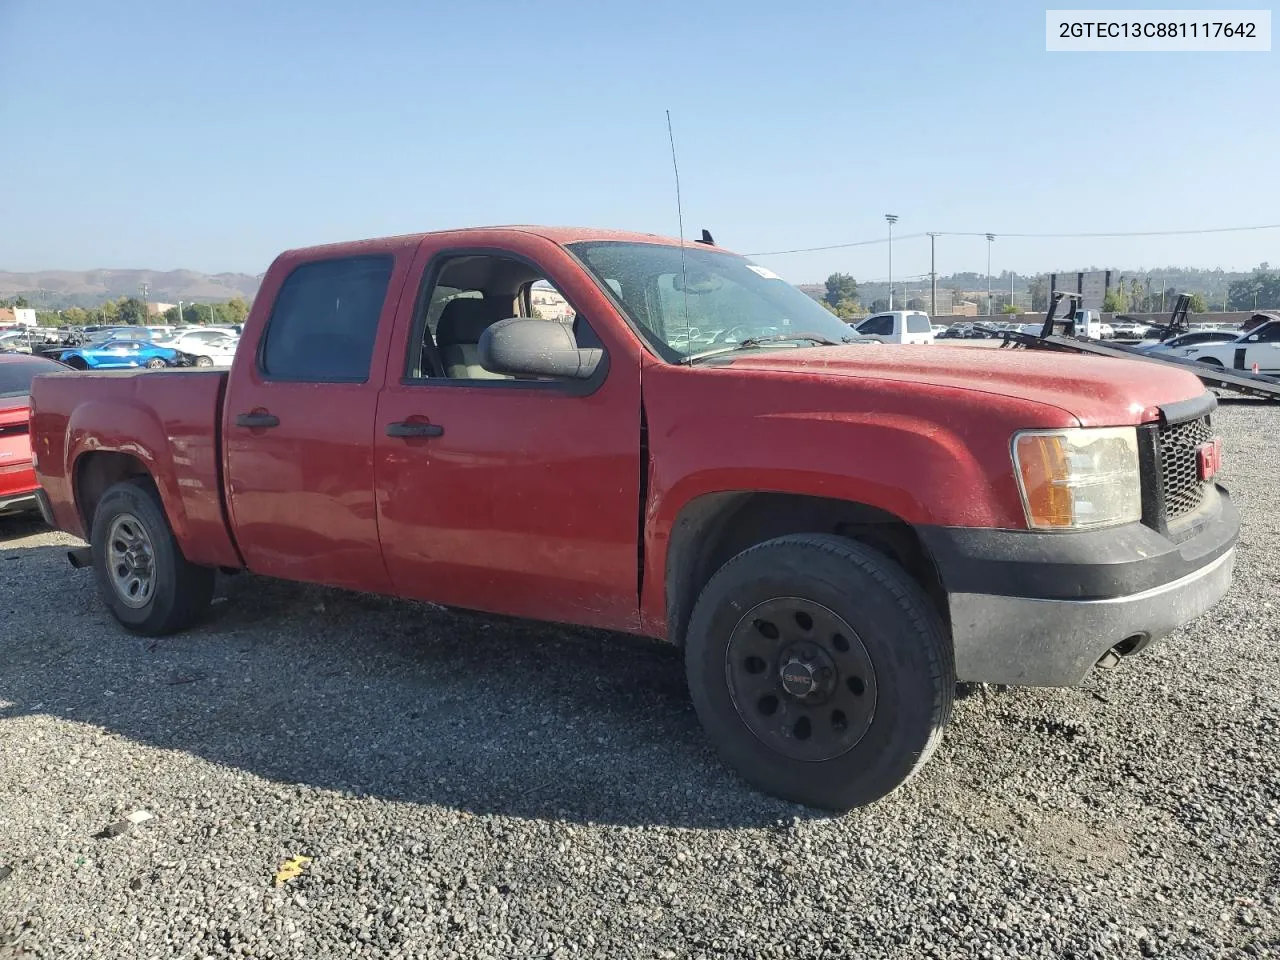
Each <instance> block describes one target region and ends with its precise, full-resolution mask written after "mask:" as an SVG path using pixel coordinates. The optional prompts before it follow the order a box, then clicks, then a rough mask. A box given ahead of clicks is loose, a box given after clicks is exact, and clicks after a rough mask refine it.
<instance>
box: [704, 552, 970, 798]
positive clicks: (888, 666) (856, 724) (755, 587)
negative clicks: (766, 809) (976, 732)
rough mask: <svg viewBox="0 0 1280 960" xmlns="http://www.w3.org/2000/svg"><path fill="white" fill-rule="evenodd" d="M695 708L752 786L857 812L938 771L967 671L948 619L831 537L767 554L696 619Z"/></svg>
mask: <svg viewBox="0 0 1280 960" xmlns="http://www.w3.org/2000/svg"><path fill="white" fill-rule="evenodd" d="M685 666H686V672H687V675H688V680H689V690H690V695H691V697H692V699H693V704H694V707H695V709H696V710H697V712H698V717H699V719H700V720H701V721H702V725H703V727H704V728H705V729H706V731H707V734H708V736H709V737H710V739H711V741H712V743H713V744H714V745H715V746H716V748H717V750H718V751H719V752H720V754H721V756H722V757H724V759H725V760H726V761H727V762H728V763H729V764H730V765H732V766H733V767H734V768H735V769H737V770H738V772H739V773H741V774H742V776H743V777H745V778H746V779H747V780H748V781H750V782H751V783H753V784H755V785H756V786H757V787H760V788H761V789H763V790H765V791H767V792H769V793H772V794H775V795H777V796H779V797H782V798H784V799H787V800H794V801H797V802H799V803H804V804H809V805H811V806H815V807H823V808H827V809H834V810H847V809H849V808H850V807H856V806H861V805H863V804H867V803H871V802H872V801H875V800H878V799H880V798H881V797H883V796H885V795H886V794H888V793H890V792H891V791H893V790H894V789H895V788H897V787H898V786H899V785H901V784H902V783H904V782H906V780H908V779H909V778H910V777H911V776H912V775H914V774H915V772H916V771H917V770H919V769H920V768H921V767H922V766H923V765H924V763H925V761H927V760H928V759H929V756H930V755H931V754H932V753H933V751H934V749H935V748H936V747H937V745H938V743H939V741H940V740H941V737H942V731H943V729H944V728H945V726H946V724H947V721H948V719H949V718H950V715H951V701H952V697H953V695H954V693H955V666H954V662H953V655H952V652H951V645H950V641H949V639H948V637H947V633H946V630H945V628H944V626H943V624H942V621H941V619H940V618H939V616H938V613H937V611H936V610H935V609H934V607H933V605H932V604H931V603H930V601H929V599H928V597H926V596H925V594H924V591H923V590H922V589H921V588H920V586H919V585H918V584H917V583H916V582H915V581H913V580H912V579H911V578H910V577H909V576H908V575H907V574H906V572H905V571H903V570H902V568H901V567H899V566H898V565H897V564H896V563H894V562H893V561H892V560H890V559H888V558H887V557H886V556H884V555H883V554H881V553H879V552H877V551H876V550H873V549H871V548H870V547H867V546H865V545H863V544H861V543H857V542H855V541H852V540H846V539H844V538H841V537H834V536H825V535H793V536H786V537H779V538H777V539H775V540H769V541H767V542H765V543H762V544H758V545H757V546H754V547H751V548H750V549H748V550H745V551H743V552H742V553H740V554H738V555H737V556H736V557H734V558H733V559H732V560H730V561H729V562H728V563H726V564H725V565H724V566H723V567H722V568H721V569H720V570H719V571H718V572H717V573H716V574H715V575H714V576H713V577H712V578H711V581H710V582H709V583H708V584H707V586H706V588H705V589H704V590H703V591H702V595H701V596H700V597H699V598H698V602H697V604H696V606H695V607H694V611H693V616H692V618H691V620H690V624H689V632H688V638H687V641H686V649H685Z"/></svg>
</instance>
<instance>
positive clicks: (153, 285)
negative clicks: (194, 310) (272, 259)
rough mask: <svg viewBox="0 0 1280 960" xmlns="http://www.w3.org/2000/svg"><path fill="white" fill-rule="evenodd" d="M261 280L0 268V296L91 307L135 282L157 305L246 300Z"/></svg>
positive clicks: (129, 293) (132, 292) (189, 273)
mask: <svg viewBox="0 0 1280 960" xmlns="http://www.w3.org/2000/svg"><path fill="white" fill-rule="evenodd" d="M261 282H262V277H261V275H259V276H256V277H255V276H251V275H249V274H247V273H214V274H209V273H197V272H196V271H194V270H163V271H162V270H81V271H76V270H40V271H37V272H34V273H8V272H5V271H0V300H3V299H10V298H13V297H17V296H19V295H21V296H24V297H26V298H27V300H29V301H30V302H31V305H32V306H33V307H37V308H43V309H51V310H61V309H64V308H66V307H92V306H96V305H97V304H99V303H102V302H103V301H104V300H110V299H115V298H116V297H136V296H137V295H138V285H139V284H141V283H147V284H150V290H149V292H148V293H147V299H149V300H152V301H158V302H161V303H177V302H178V301H179V300H185V301H187V302H189V303H190V302H200V301H212V300H217V301H224V300H230V299H231V298H232V297H243V298H244V299H245V300H252V299H253V296H254V294H256V293H257V292H258V285H259V284H260V283H261Z"/></svg>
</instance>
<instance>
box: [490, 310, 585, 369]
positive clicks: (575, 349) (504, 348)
mask: <svg viewBox="0 0 1280 960" xmlns="http://www.w3.org/2000/svg"><path fill="white" fill-rule="evenodd" d="M478 346H479V352H480V365H481V366H482V367H484V368H485V369H486V370H488V371H490V372H492V373H507V374H513V375H515V376H526V377H569V378H572V379H575V380H587V379H589V378H590V377H591V375H592V374H593V373H595V372H596V369H597V368H598V367H599V366H600V361H601V360H602V359H603V358H604V351H603V350H601V349H600V348H599V347H579V346H578V341H577V340H576V339H574V336H573V328H572V327H571V326H570V325H568V324H565V323H561V322H559V321H558V320H537V319H534V318H531V317H511V318H510V319H508V320H499V321H498V322H497V323H495V324H493V325H491V326H490V327H488V328H487V329H486V330H485V331H484V333H482V334H481V335H480V343H479V345H478Z"/></svg>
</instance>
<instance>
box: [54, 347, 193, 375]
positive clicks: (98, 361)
mask: <svg viewBox="0 0 1280 960" xmlns="http://www.w3.org/2000/svg"><path fill="white" fill-rule="evenodd" d="M58 359H59V360H61V361H62V362H63V363H65V364H67V365H69V366H72V367H75V368H76V369H77V370H122V369H126V368H129V367H150V368H152V369H159V368H160V367H176V366H180V365H182V364H183V361H184V359H185V358H184V356H183V354H182V353H180V352H179V351H177V350H174V349H173V348H171V347H160V346H157V345H156V344H154V343H151V342H150V341H148V340H104V341H103V342H101V343H87V344H85V345H84V346H82V347H76V348H74V349H72V350H64V351H63V352H62V353H61V354H60V355H59V356H58Z"/></svg>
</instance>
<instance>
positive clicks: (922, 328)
mask: <svg viewBox="0 0 1280 960" xmlns="http://www.w3.org/2000/svg"><path fill="white" fill-rule="evenodd" d="M931 330H933V327H931V326H930V325H929V318H928V317H927V316H926V315H925V314H923V313H908V314H907V333H929V332H930V331H931Z"/></svg>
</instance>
